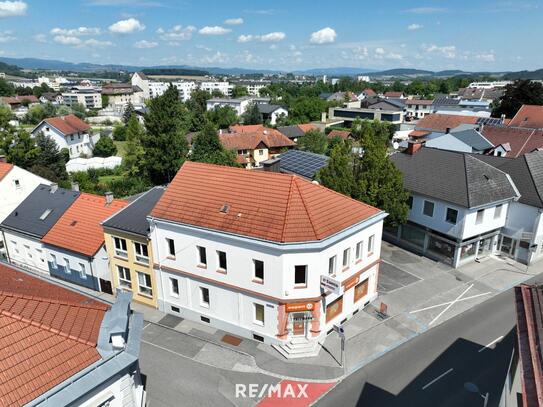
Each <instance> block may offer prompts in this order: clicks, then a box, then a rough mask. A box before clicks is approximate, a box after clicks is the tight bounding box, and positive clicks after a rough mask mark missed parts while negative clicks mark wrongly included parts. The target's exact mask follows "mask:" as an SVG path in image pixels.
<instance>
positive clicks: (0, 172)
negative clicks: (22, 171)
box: [0, 162, 13, 181]
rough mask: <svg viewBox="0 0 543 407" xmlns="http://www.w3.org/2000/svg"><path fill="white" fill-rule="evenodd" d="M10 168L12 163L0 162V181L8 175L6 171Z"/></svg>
mask: <svg viewBox="0 0 543 407" xmlns="http://www.w3.org/2000/svg"><path fill="white" fill-rule="evenodd" d="M12 168H13V164H8V163H2V162H0V181H2V179H3V178H4V177H5V176H6V175H8V172H10V171H11V169H12Z"/></svg>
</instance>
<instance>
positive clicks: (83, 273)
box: [79, 263, 87, 280]
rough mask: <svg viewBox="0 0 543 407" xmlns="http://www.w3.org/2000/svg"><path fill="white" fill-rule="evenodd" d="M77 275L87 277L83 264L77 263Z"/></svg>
mask: <svg viewBox="0 0 543 407" xmlns="http://www.w3.org/2000/svg"><path fill="white" fill-rule="evenodd" d="M79 276H80V277H81V278H82V279H83V280H85V279H86V278H87V270H86V269H85V264H83V263H79Z"/></svg>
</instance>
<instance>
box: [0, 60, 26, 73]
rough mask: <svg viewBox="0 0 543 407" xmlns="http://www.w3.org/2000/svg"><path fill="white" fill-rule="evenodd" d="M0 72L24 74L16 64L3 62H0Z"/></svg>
mask: <svg viewBox="0 0 543 407" xmlns="http://www.w3.org/2000/svg"><path fill="white" fill-rule="evenodd" d="M0 72H3V73H5V74H6V75H11V76H26V75H25V74H24V72H22V70H21V68H19V67H18V66H17V65H10V64H6V63H5V62H0Z"/></svg>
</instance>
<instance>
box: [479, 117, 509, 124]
mask: <svg viewBox="0 0 543 407" xmlns="http://www.w3.org/2000/svg"><path fill="white" fill-rule="evenodd" d="M477 124H483V125H491V126H499V125H500V124H503V122H502V119H497V118H495V117H480V118H478V119H477Z"/></svg>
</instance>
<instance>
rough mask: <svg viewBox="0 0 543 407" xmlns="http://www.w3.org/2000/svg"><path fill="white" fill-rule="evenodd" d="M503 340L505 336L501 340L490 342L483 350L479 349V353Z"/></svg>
mask: <svg viewBox="0 0 543 407" xmlns="http://www.w3.org/2000/svg"><path fill="white" fill-rule="evenodd" d="M502 339H503V336H500V337H499V338H496V339H494V340H493V341H492V342H490V343H489V344H488V345H486V346H483V347H482V348H481V349H479V350H478V351H477V352H479V353H481V352H482V351H484V350H485V349H488V348H490V347H491V346H492V345H494V344H495V343H496V342H499V341H501V340H502Z"/></svg>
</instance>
